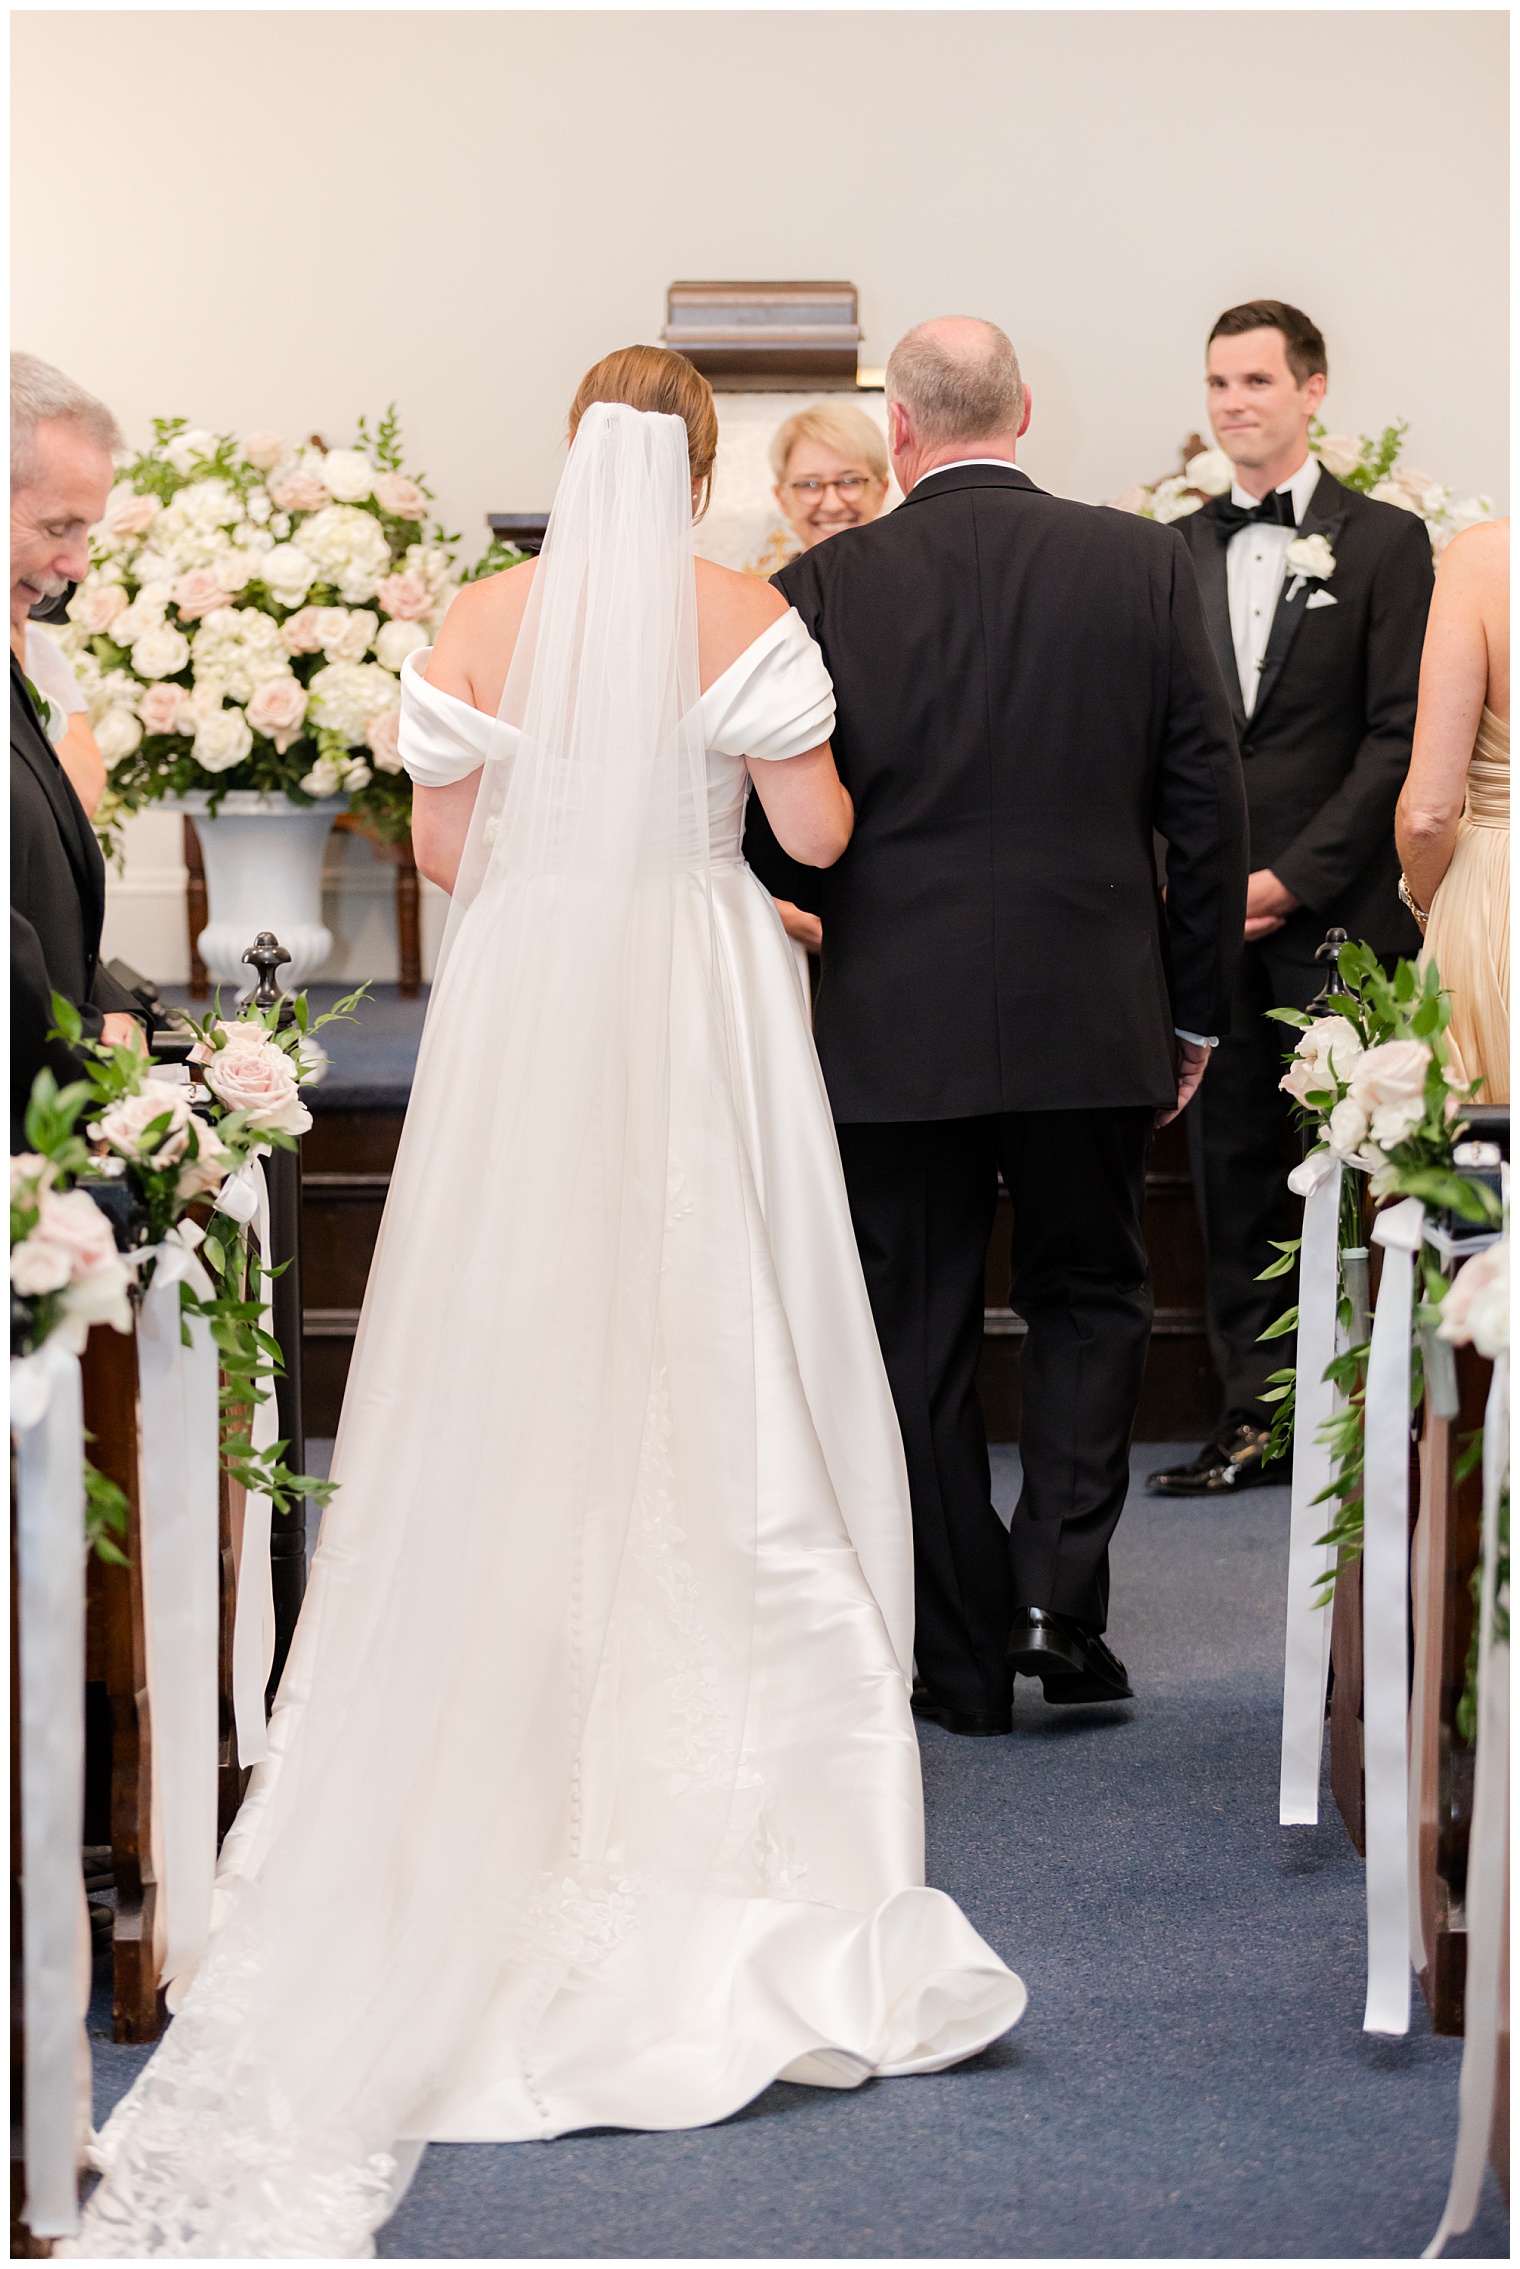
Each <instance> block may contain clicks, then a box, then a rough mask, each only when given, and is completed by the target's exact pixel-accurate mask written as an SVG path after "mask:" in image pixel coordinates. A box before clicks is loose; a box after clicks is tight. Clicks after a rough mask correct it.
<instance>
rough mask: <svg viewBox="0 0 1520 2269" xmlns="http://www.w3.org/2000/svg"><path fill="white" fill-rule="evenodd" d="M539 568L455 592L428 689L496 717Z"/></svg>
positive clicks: (431, 661)
mask: <svg viewBox="0 0 1520 2269" xmlns="http://www.w3.org/2000/svg"><path fill="white" fill-rule="evenodd" d="M537 565H538V562H537V561H536V560H532V559H526V560H523V561H522V562H521V563H520V564H519V565H518V566H516V567H507V568H503V569H502V571H501V573H500V574H498V575H483V576H482V577H481V579H480V581H479V582H478V583H466V584H464V585H463V586H462V588H461V589H460V590H458V591H456V592H455V594H454V597H453V600H452V602H451V604H450V607H449V611H448V613H447V614H446V615H445V616H444V618H443V623H442V626H441V628H440V629H439V632H438V637H437V641H436V643H435V644H434V647H433V651H432V653H431V654H430V655H429V657H428V666H427V671H426V673H425V674H426V677H427V681H428V684H429V685H436V686H437V687H438V689H439V691H440V692H441V693H452V694H453V695H454V697H455V698H456V700H459V701H468V702H470V703H471V704H472V705H473V707H475V708H476V709H484V710H486V711H487V712H488V713H489V714H492V715H494V714H495V711H496V709H497V707H498V705H499V703H500V701H501V689H502V687H503V686H504V685H505V684H506V682H507V665H508V663H509V662H510V661H511V659H512V650H513V648H514V647H515V646H516V644H517V634H518V632H519V630H521V628H522V619H523V611H524V609H525V608H526V606H527V604H528V593H529V592H530V591H531V590H532V588H533V576H534V572H535V570H536V568H537Z"/></svg>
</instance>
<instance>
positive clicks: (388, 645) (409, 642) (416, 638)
mask: <svg viewBox="0 0 1520 2269" xmlns="http://www.w3.org/2000/svg"><path fill="white" fill-rule="evenodd" d="M427 642H428V634H427V632H426V631H425V630H424V629H423V627H422V625H421V623H420V622H388V623H386V624H385V626H384V628H383V629H382V630H381V632H380V635H379V637H378V638H377V639H376V640H375V653H376V656H377V657H378V659H379V660H380V661H381V662H382V663H383V664H384V666H385V668H386V669H388V670H399V669H400V667H401V665H402V663H403V662H404V661H405V660H406V658H407V656H408V654H415V653H416V651H417V649H418V647H419V646H425V645H426V644H427Z"/></svg>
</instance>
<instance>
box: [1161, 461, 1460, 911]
mask: <svg viewBox="0 0 1520 2269" xmlns="http://www.w3.org/2000/svg"><path fill="white" fill-rule="evenodd" d="M1177 526H1178V528H1179V530H1180V532H1181V535H1182V539H1183V542H1184V543H1185V544H1186V545H1187V547H1188V550H1189V551H1190V552H1191V553H1192V557H1193V565H1194V567H1195V568H1196V569H1197V571H1198V588H1199V590H1200V591H1201V593H1202V594H1203V610H1204V615H1205V617H1206V619H1207V622H1208V626H1209V636H1210V638H1211V639H1212V641H1213V646H1214V651H1215V653H1216V654H1217V655H1218V657H1219V667H1220V670H1221V672H1222V673H1223V676H1224V681H1225V684H1226V686H1227V687H1228V689H1229V694H1230V702H1231V706H1232V708H1233V710H1234V712H1235V729H1236V732H1237V733H1238V735H1239V738H1240V753H1241V758H1242V760H1243V763H1244V766H1245V777H1246V802H1247V807H1248V809H1249V811H1250V816H1251V865H1252V867H1253V868H1255V867H1270V868H1271V870H1272V872H1273V873H1274V874H1275V875H1276V876H1277V878H1278V880H1279V881H1280V882H1282V883H1284V884H1285V885H1286V887H1287V888H1288V889H1289V890H1291V891H1292V893H1293V895H1294V897H1295V898H1297V899H1299V900H1301V901H1302V906H1301V910H1300V911H1299V912H1298V913H1297V914H1294V915H1292V916H1290V918H1289V921H1288V923H1287V925H1286V926H1285V929H1284V931H1283V933H1281V937H1282V943H1283V944H1285V945H1290V944H1294V943H1297V944H1301V945H1302V946H1303V948H1304V950H1305V952H1307V953H1312V951H1313V948H1314V947H1315V946H1316V945H1318V944H1319V943H1320V941H1321V939H1322V938H1323V937H1324V934H1325V931H1326V929H1327V928H1328V927H1329V926H1330V924H1331V923H1339V924H1340V926H1341V928H1342V929H1344V930H1346V931H1348V932H1349V934H1350V935H1351V936H1352V937H1353V938H1365V939H1366V941H1367V943H1368V944H1369V945H1370V946H1372V947H1373V949H1374V951H1376V952H1378V953H1382V954H1393V953H1408V954H1413V953H1417V952H1418V951H1419V946H1420V936H1419V932H1418V930H1417V929H1416V928H1415V926H1414V923H1413V922H1412V921H1411V920H1410V918H1409V916H1408V915H1407V914H1406V913H1405V912H1404V909H1403V908H1402V907H1401V906H1400V904H1399V902H1398V882H1399V858H1398V852H1397V850H1396V849H1395V847H1394V840H1393V811H1394V806H1395V804H1396V803H1397V802H1398V799H1399V790H1400V789H1401V788H1402V787H1403V785H1404V775H1405V773H1406V772H1407V771H1408V770H1409V750H1410V745H1411V743H1412V741H1413V739H1414V713H1415V702H1416V698H1417V695H1418V693H1419V682H1420V652H1421V648H1422V647H1423V645H1424V642H1425V617H1426V615H1427V613H1428V612H1429V608H1430V594H1431V590H1432V588H1433V585H1434V580H1435V579H1434V572H1433V570H1432V567H1431V560H1430V538H1429V537H1428V536H1427V534H1426V532H1425V526H1424V523H1423V521H1421V520H1417V519H1416V518H1415V516H1414V515H1413V513H1409V512H1401V511H1400V510H1399V509H1398V507H1397V506H1396V505H1392V504H1380V503H1378V502H1377V501H1376V500H1375V499H1374V498H1372V497H1370V496H1362V495H1360V494H1359V493H1358V492H1357V491H1356V490H1355V489H1348V488H1343V487H1342V486H1341V484H1340V482H1339V481H1338V480H1335V479H1333V478H1332V476H1331V475H1330V474H1329V473H1327V472H1326V471H1325V470H1324V469H1323V467H1322V468H1321V470H1320V476H1319V482H1318V485H1317V486H1316V488H1315V491H1314V494H1313V496H1312V497H1311V498H1310V500H1309V509H1308V511H1307V512H1306V514H1305V515H1304V519H1303V523H1302V525H1301V528H1300V531H1299V532H1300V534H1302V535H1306V536H1310V535H1321V536H1323V537H1325V539H1326V541H1327V542H1328V543H1329V545H1330V549H1331V550H1332V551H1333V552H1334V554H1335V573H1334V574H1333V575H1332V576H1331V577H1329V579H1328V580H1327V581H1324V582H1313V581H1309V582H1305V583H1304V584H1303V586H1302V587H1301V588H1300V589H1299V590H1298V591H1296V592H1293V595H1292V597H1290V596H1289V593H1290V592H1292V591H1293V578H1292V576H1291V574H1290V576H1289V577H1288V579H1287V580H1286V581H1285V582H1284V584H1283V591H1282V596H1281V598H1280V599H1279V600H1278V602H1277V612H1276V614H1275V615H1274V616H1273V618H1272V628H1271V632H1270V634H1269V636H1268V640H1267V651H1266V658H1265V661H1264V664H1263V667H1262V672H1261V685H1260V691H1259V692H1258V694H1257V697H1256V707H1255V709H1254V710H1253V712H1252V714H1251V716H1250V717H1249V718H1248V717H1247V716H1246V713H1245V706H1244V704H1243V702H1242V701H1241V698H1240V679H1239V675H1238V673H1237V671H1236V667H1235V647H1234V642H1233V640H1232V638H1231V635H1230V602H1229V591H1228V586H1227V583H1226V576H1225V550H1226V547H1227V545H1228V543H1229V540H1230V534H1231V531H1230V530H1229V529H1227V528H1226V527H1225V526H1224V525H1223V523H1222V522H1221V521H1220V520H1219V519H1218V518H1216V516H1215V508H1214V506H1213V505H1205V506H1204V507H1203V509H1202V510H1201V511H1199V512H1194V513H1191V514H1190V515H1189V516H1188V518H1187V519H1185V520H1181V521H1179V522H1178V523H1177ZM1321 592H1323V593H1325V594H1327V595H1328V596H1329V597H1330V598H1332V599H1333V600H1334V601H1335V604H1334V605H1333V606H1325V605H1323V604H1321V605H1319V606H1311V605H1310V603H1309V602H1310V600H1311V599H1313V598H1314V597H1315V596H1316V594H1317V593H1321Z"/></svg>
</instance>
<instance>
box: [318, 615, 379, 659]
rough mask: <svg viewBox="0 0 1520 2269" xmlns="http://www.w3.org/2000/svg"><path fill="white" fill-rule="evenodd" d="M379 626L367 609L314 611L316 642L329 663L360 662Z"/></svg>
mask: <svg viewBox="0 0 1520 2269" xmlns="http://www.w3.org/2000/svg"><path fill="white" fill-rule="evenodd" d="M379 627H380V617H379V616H378V615H377V614H376V613H375V612H374V610H373V608H370V607H353V608H349V607H318V609H317V619H316V633H317V643H318V645H319V646H320V647H321V649H322V653H323V655H324V657H325V658H326V660H328V661H329V662H362V661H363V659H364V657H365V655H366V654H367V653H368V652H369V649H370V643H371V641H372V640H373V638H374V635H375V632H376V631H377V630H378V629H379Z"/></svg>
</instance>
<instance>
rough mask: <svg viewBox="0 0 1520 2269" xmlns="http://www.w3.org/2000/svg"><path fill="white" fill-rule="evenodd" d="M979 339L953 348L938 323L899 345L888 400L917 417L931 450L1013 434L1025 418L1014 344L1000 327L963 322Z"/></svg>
mask: <svg viewBox="0 0 1520 2269" xmlns="http://www.w3.org/2000/svg"><path fill="white" fill-rule="evenodd" d="M959 320H960V321H962V322H964V323H965V324H967V326H968V327H969V328H970V329H971V331H972V332H973V334H974V336H973V338H971V339H965V340H963V341H962V342H960V343H957V344H955V345H952V344H951V343H950V342H949V341H947V340H946V339H945V338H944V337H943V336H941V335H937V327H936V325H935V324H933V323H920V324H919V325H918V326H917V327H916V328H915V329H914V330H912V331H909V332H908V333H907V335H906V336H905V337H904V338H901V339H899V340H898V342H897V344H896V346H895V347H894V348H893V349H892V353H891V355H890V357H889V359H888V362H887V396H888V399H889V400H891V401H894V402H901V403H902V405H903V407H904V409H907V410H910V411H911V412H912V413H913V417H914V421H915V422H916V424H917V426H918V429H919V432H920V434H921V436H922V438H923V439H924V440H925V441H926V442H928V443H929V444H930V445H931V446H938V445H939V444H940V443H942V442H946V441H984V440H986V439H987V438H988V436H989V435H992V434H1000V433H1012V431H1013V429H1014V427H1015V426H1016V425H1017V424H1018V422H1019V420H1020V419H1021V418H1022V416H1023V415H1024V381H1023V378H1022V376H1021V375H1020V371H1019V358H1018V356H1017V355H1016V354H1015V353H1014V351H1013V341H1012V340H1011V339H1010V338H1009V336H1008V334H1007V332H1006V331H1000V330H999V329H998V327H997V325H996V324H995V323H988V322H985V321H983V319H982V318H981V317H980V316H964V317H961V318H959Z"/></svg>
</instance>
